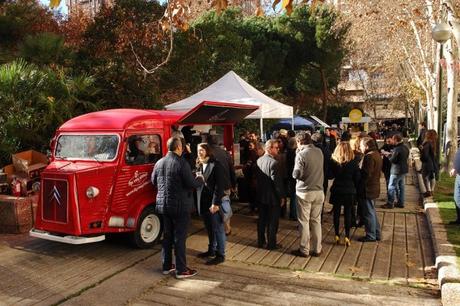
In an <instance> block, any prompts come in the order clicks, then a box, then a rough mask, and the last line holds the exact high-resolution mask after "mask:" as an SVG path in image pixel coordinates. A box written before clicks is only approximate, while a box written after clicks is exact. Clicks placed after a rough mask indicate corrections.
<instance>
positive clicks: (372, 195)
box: [361, 150, 382, 200]
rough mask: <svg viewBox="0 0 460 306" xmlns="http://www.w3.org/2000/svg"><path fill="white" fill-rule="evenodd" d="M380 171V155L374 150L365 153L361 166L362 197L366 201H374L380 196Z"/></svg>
mask: <svg viewBox="0 0 460 306" xmlns="http://www.w3.org/2000/svg"><path fill="white" fill-rule="evenodd" d="M380 171H382V157H380V153H379V152H378V151H376V150H372V151H368V152H366V154H365V155H364V158H363V162H362V166H361V181H362V184H363V186H364V194H363V195H364V196H365V198H366V199H371V200H374V199H377V198H378V197H379V196H380Z"/></svg>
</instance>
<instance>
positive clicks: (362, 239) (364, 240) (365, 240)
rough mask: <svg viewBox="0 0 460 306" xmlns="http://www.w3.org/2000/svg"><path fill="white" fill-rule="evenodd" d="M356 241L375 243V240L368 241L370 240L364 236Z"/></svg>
mask: <svg viewBox="0 0 460 306" xmlns="http://www.w3.org/2000/svg"><path fill="white" fill-rule="evenodd" d="M358 241H360V242H376V241H377V240H376V239H370V238H368V237H366V236H364V237H359V238H358Z"/></svg>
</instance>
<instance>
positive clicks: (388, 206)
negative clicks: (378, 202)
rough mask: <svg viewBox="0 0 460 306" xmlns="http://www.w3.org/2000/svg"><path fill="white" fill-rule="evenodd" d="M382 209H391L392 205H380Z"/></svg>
mask: <svg viewBox="0 0 460 306" xmlns="http://www.w3.org/2000/svg"><path fill="white" fill-rule="evenodd" d="M382 208H386V209H393V208H394V207H393V205H391V204H390V203H387V204H385V205H382Z"/></svg>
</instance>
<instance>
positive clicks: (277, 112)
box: [165, 71, 294, 139]
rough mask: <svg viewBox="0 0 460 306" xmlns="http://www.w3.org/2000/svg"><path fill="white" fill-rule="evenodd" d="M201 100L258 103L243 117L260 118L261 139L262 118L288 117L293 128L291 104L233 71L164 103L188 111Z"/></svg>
mask: <svg viewBox="0 0 460 306" xmlns="http://www.w3.org/2000/svg"><path fill="white" fill-rule="evenodd" d="M203 101H214V102H225V103H237V104H249V105H258V106H259V109H257V110H256V111H254V112H253V113H251V114H250V115H248V116H247V117H246V118H245V119H259V120H260V135H261V137H262V139H263V134H264V131H263V119H285V118H290V119H291V120H292V127H293V128H294V111H293V107H292V106H290V105H286V104H283V103H280V102H278V101H276V100H274V99H272V98H270V97H268V96H267V95H265V94H263V93H262V92H260V91H258V90H257V89H256V88H254V87H253V86H251V85H250V84H249V83H247V82H246V81H245V80H243V79H242V78H241V77H240V76H239V75H237V74H236V73H235V72H233V71H229V72H228V73H226V74H225V75H224V76H223V77H221V78H220V79H218V80H217V81H216V82H214V83H212V84H211V85H209V86H208V87H206V88H204V89H203V90H201V91H199V92H197V93H196V94H194V95H192V96H190V97H188V98H185V99H183V100H180V101H178V102H175V103H172V104H169V105H166V106H165V108H166V109H167V110H177V111H188V110H190V109H192V108H194V107H195V106H197V105H198V104H200V103H201V102H203Z"/></svg>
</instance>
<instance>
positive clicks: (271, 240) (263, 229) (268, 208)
mask: <svg viewBox="0 0 460 306" xmlns="http://www.w3.org/2000/svg"><path fill="white" fill-rule="evenodd" d="M280 212H281V208H280V206H279V205H274V204H272V205H267V204H259V220H258V223H257V237H258V239H257V243H258V245H259V246H260V247H262V246H263V245H264V244H265V242H267V248H268V249H274V248H275V247H276V233H277V232H278V223H279V218H280ZM265 234H267V239H265Z"/></svg>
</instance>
